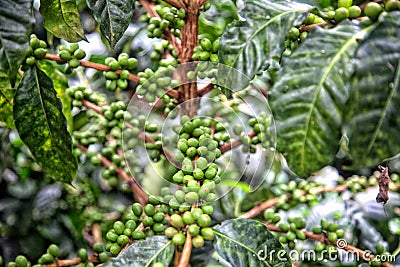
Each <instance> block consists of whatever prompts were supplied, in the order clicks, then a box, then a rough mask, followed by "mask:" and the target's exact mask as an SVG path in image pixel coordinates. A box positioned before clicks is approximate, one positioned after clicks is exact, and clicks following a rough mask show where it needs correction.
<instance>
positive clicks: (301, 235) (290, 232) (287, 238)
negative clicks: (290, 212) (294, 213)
mask: <svg viewBox="0 0 400 267" xmlns="http://www.w3.org/2000/svg"><path fill="white" fill-rule="evenodd" d="M278 216H279V215H277V214H276V213H275V211H274V209H267V210H265V212H264V218H265V219H266V220H267V219H268V221H271V222H272V223H274V224H277V223H278V222H279V221H278V222H276V221H277V220H278V218H279V217H278ZM278 226H279V229H280V230H281V231H282V233H283V234H281V235H280V236H279V242H280V243H282V244H287V245H288V247H289V248H290V249H294V248H295V245H296V244H295V240H296V239H297V240H306V235H305V227H306V221H305V220H304V218H302V217H289V218H288V219H287V222H281V223H279V225H278Z"/></svg>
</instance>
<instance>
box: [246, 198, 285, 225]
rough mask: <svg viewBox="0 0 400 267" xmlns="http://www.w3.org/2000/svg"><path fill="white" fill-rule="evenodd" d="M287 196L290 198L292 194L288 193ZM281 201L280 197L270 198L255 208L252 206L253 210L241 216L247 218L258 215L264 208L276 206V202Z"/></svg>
mask: <svg viewBox="0 0 400 267" xmlns="http://www.w3.org/2000/svg"><path fill="white" fill-rule="evenodd" d="M286 196H287V197H288V198H290V197H291V195H290V194H286ZM278 201H279V197H275V198H271V199H268V200H267V201H265V202H263V203H261V204H260V205H257V206H255V207H254V208H252V209H251V210H249V211H248V212H246V213H244V214H242V215H241V216H240V218H247V219H251V218H254V217H257V216H258V215H259V214H261V213H262V212H263V211H264V210H266V209H268V208H271V207H274V206H276V204H277V203H278Z"/></svg>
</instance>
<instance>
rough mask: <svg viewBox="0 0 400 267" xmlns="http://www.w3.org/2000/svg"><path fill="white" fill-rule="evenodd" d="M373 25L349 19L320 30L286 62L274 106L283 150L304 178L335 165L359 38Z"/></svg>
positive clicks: (275, 89)
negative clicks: (362, 26)
mask: <svg viewBox="0 0 400 267" xmlns="http://www.w3.org/2000/svg"><path fill="white" fill-rule="evenodd" d="M370 29H371V28H370V27H369V28H367V29H364V30H362V31H360V29H359V26H357V25H356V24H352V23H344V24H340V25H339V26H337V27H335V28H333V29H322V28H317V29H316V30H315V31H314V32H311V33H310V34H309V37H307V39H306V40H305V42H304V43H303V44H302V45H301V46H300V47H299V48H298V49H297V50H296V51H295V52H294V53H293V54H292V55H291V56H290V57H289V58H285V61H283V63H282V65H283V69H282V70H281V72H280V73H279V74H278V80H277V83H276V84H275V85H274V86H273V88H272V89H271V91H270V92H271V94H270V104H271V109H272V112H273V114H274V119H275V121H276V125H277V137H278V151H280V152H282V153H284V154H285V156H286V159H287V161H288V164H289V167H290V168H291V169H292V170H293V171H294V172H295V173H296V174H297V175H299V176H300V177H308V176H309V175H310V173H312V172H314V171H316V170H319V169H320V168H321V167H323V166H325V165H327V164H329V163H330V162H331V161H332V160H333V158H334V156H335V153H336V151H337V149H338V145H339V136H340V127H341V125H342V117H343V110H344V108H345V103H346V101H347V99H348V96H349V81H350V77H351V75H352V73H353V64H352V61H351V60H352V57H353V55H354V52H355V50H356V48H357V46H358V42H357V40H358V39H359V38H361V37H362V34H363V33H365V32H367V31H368V30H370Z"/></svg>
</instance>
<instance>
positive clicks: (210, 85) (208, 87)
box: [197, 83, 215, 97]
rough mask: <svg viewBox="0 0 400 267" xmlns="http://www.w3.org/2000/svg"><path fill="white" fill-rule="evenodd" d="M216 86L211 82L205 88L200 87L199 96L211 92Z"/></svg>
mask: <svg viewBox="0 0 400 267" xmlns="http://www.w3.org/2000/svg"><path fill="white" fill-rule="evenodd" d="M214 88H215V87H214V85H213V84H212V83H209V84H207V85H206V86H204V87H203V88H201V89H199V90H198V91H197V95H198V96H199V97H202V96H204V95H206V94H207V93H209V92H210V91H211V90H212V89H214Z"/></svg>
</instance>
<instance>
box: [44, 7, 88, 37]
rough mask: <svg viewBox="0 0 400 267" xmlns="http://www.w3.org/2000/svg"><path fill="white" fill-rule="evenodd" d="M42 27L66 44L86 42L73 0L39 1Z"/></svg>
mask: <svg viewBox="0 0 400 267" xmlns="http://www.w3.org/2000/svg"><path fill="white" fill-rule="evenodd" d="M40 13H41V14H42V16H43V19H44V27H45V28H46V30H48V31H49V32H51V33H52V34H53V35H54V36H57V37H59V38H62V39H64V40H66V41H68V42H78V41H80V40H86V37H85V33H84V32H83V28H82V22H81V18H80V16H79V12H78V7H77V5H76V1H75V0H40Z"/></svg>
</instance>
